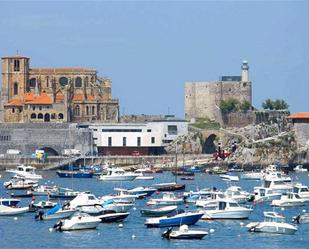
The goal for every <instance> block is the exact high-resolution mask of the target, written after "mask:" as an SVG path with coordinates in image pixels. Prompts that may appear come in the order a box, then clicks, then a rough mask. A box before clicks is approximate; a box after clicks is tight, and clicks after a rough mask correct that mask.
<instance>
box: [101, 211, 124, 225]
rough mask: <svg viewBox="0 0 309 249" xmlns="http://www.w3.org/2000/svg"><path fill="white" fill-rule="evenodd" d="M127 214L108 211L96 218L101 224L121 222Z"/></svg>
mask: <svg viewBox="0 0 309 249" xmlns="http://www.w3.org/2000/svg"><path fill="white" fill-rule="evenodd" d="M129 214H130V213H116V212H114V211H110V212H105V213H104V214H101V215H99V216H96V217H97V218H99V219H100V220H101V222H103V223H110V222H118V221H122V220H124V219H125V218H127V217H128V215H129Z"/></svg>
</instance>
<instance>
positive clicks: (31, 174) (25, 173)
mask: <svg viewBox="0 0 309 249" xmlns="http://www.w3.org/2000/svg"><path fill="white" fill-rule="evenodd" d="M6 172H9V173H13V174H14V177H18V178H24V179H29V180H39V179H42V178H43V177H42V176H41V175H38V174H36V173H35V167H32V166H27V165H23V164H22V165H20V166H17V169H10V170H7V171H6Z"/></svg>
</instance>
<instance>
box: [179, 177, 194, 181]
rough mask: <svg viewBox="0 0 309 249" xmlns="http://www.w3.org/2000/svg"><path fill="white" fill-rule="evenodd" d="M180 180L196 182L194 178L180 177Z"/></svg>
mask: <svg viewBox="0 0 309 249" xmlns="http://www.w3.org/2000/svg"><path fill="white" fill-rule="evenodd" d="M180 180H182V181H194V180H195V178H194V177H180Z"/></svg>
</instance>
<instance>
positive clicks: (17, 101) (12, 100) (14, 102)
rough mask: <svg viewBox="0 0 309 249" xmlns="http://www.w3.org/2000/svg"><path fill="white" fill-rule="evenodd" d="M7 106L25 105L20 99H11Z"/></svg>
mask: <svg viewBox="0 0 309 249" xmlns="http://www.w3.org/2000/svg"><path fill="white" fill-rule="evenodd" d="M5 106H23V101H22V100H20V99H11V100H10V101H9V102H8V103H7V104H5Z"/></svg>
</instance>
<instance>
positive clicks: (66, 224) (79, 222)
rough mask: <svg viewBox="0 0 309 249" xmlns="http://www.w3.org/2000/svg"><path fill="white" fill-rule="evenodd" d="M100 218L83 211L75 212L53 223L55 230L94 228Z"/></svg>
mask: <svg viewBox="0 0 309 249" xmlns="http://www.w3.org/2000/svg"><path fill="white" fill-rule="evenodd" d="M100 222H101V219H99V218H97V217H93V216H90V215H89V214H85V213H75V214H74V215H72V216H71V217H70V218H68V219H64V220H60V221H59V222H58V223H57V224H55V225H54V229H56V230H57V231H72V230H84V229H96V228H97V226H98V225H99V224H100Z"/></svg>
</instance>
